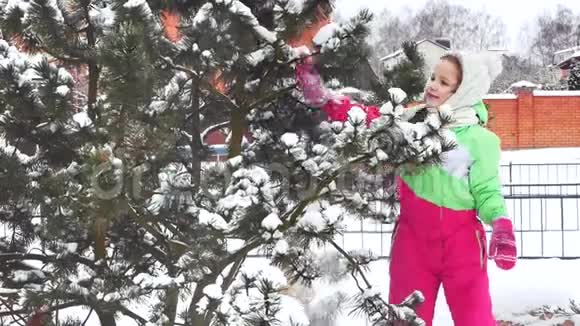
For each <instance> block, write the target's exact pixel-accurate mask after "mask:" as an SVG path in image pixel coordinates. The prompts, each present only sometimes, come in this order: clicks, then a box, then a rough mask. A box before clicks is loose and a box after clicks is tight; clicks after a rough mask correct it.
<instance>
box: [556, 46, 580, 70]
mask: <svg viewBox="0 0 580 326" xmlns="http://www.w3.org/2000/svg"><path fill="white" fill-rule="evenodd" d="M577 61H580V48H579V49H578V50H576V52H574V53H572V55H571V56H569V57H568V58H566V59H564V60H562V61H561V62H560V63H558V64H556V66H558V67H559V68H560V69H570V68H571V67H572V64H573V63H574V62H577Z"/></svg>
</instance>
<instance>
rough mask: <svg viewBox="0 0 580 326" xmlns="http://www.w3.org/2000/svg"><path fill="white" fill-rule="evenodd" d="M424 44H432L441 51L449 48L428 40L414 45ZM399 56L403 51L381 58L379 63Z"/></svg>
mask: <svg viewBox="0 0 580 326" xmlns="http://www.w3.org/2000/svg"><path fill="white" fill-rule="evenodd" d="M425 42H429V43H432V44H434V45H436V46H438V47H440V48H442V49H443V50H449V48H448V47H446V46H444V45H443V44H440V43H438V42H436V41H434V40H430V39H424V40H420V41H417V42H415V45H419V44H421V43H425ZM401 54H403V49H399V50H397V51H395V52H393V53H391V54H389V55H386V56H384V57H382V58H381V59H380V60H381V61H385V60H389V59H392V58H396V57H398V56H400V55H401Z"/></svg>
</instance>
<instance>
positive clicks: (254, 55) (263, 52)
mask: <svg viewBox="0 0 580 326" xmlns="http://www.w3.org/2000/svg"><path fill="white" fill-rule="evenodd" d="M273 56H274V48H273V47H272V46H271V45H268V46H266V47H264V48H262V49H258V50H256V51H254V52H250V53H248V54H247V55H246V60H247V61H248V64H249V65H250V66H252V67H255V66H257V65H259V64H260V63H261V62H263V61H264V60H266V59H268V58H272V57H273Z"/></svg>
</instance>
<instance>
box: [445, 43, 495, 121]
mask: <svg viewBox="0 0 580 326" xmlns="http://www.w3.org/2000/svg"><path fill="white" fill-rule="evenodd" d="M447 54H449V55H452V56H454V57H456V58H457V59H458V60H459V62H460V63H461V68H462V70H463V80H462V82H461V84H460V85H459V88H457V91H456V92H455V94H453V95H452V96H451V97H450V98H449V99H448V100H447V101H446V102H445V103H444V104H446V105H449V106H450V107H451V110H453V111H454V110H456V109H459V108H461V107H466V106H473V105H474V104H476V103H477V102H478V101H480V100H481V99H482V98H483V96H484V95H485V94H487V92H488V91H489V88H490V87H491V83H492V82H493V81H494V80H495V78H496V77H497V76H498V75H499V74H500V73H501V71H502V62H501V57H500V56H498V55H495V54H490V53H468V52H454V51H451V52H449V53H447Z"/></svg>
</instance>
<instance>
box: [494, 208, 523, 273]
mask: <svg viewBox="0 0 580 326" xmlns="http://www.w3.org/2000/svg"><path fill="white" fill-rule="evenodd" d="M492 229H493V231H492V233H491V240H490V244H489V257H490V258H492V259H493V260H494V261H495V264H496V265H497V267H499V268H501V269H505V270H508V269H511V268H513V267H514V266H515V264H516V261H517V248H516V240H515V235H514V228H513V225H512V221H510V220H509V219H507V218H503V217H502V218H498V219H497V220H495V221H493V223H492Z"/></svg>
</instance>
